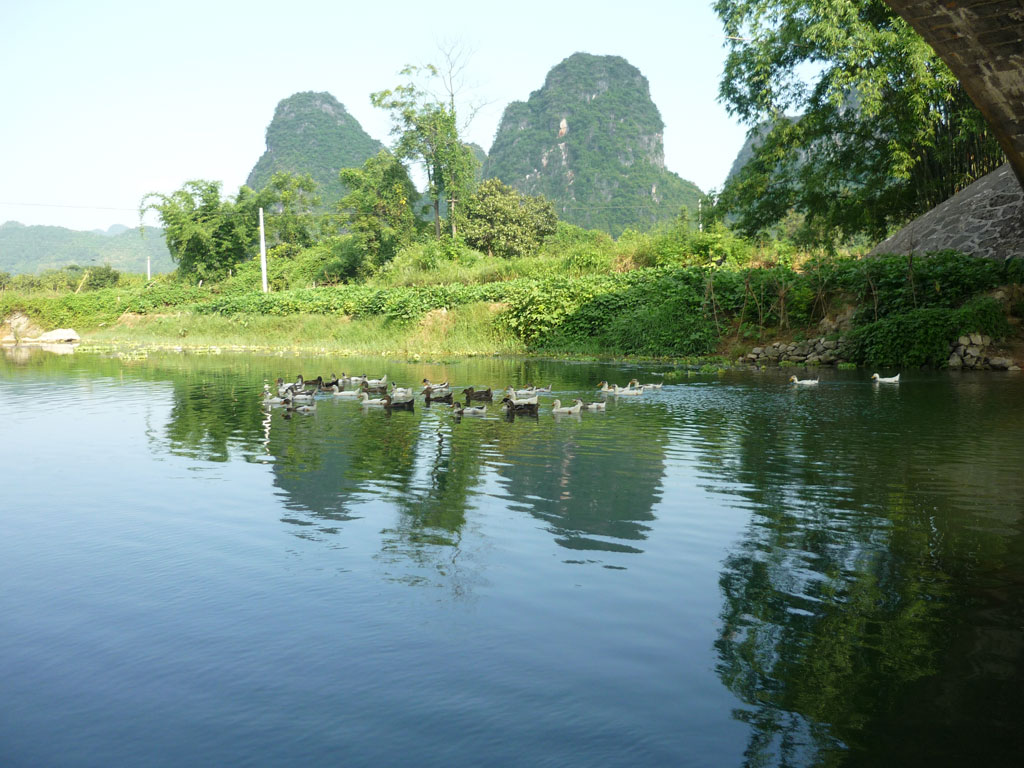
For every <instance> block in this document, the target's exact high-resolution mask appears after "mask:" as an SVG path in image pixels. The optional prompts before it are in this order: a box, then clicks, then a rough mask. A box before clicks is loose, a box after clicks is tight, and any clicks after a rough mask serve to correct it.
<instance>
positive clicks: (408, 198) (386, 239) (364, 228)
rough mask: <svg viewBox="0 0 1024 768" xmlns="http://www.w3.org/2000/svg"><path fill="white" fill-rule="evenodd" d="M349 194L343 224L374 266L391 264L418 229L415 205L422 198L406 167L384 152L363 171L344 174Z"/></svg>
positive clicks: (343, 202) (348, 170) (343, 208)
mask: <svg viewBox="0 0 1024 768" xmlns="http://www.w3.org/2000/svg"><path fill="white" fill-rule="evenodd" d="M341 181H342V183H343V184H344V185H345V186H346V187H348V189H349V190H350V191H349V193H348V194H347V195H345V197H343V198H342V199H341V200H340V201H339V203H338V210H339V211H340V213H341V217H342V220H343V221H344V223H345V224H346V225H347V227H348V228H349V229H350V230H351V231H352V233H353V235H354V236H355V238H356V239H357V241H358V242H359V245H360V247H361V250H362V252H363V253H364V254H365V255H366V256H367V257H368V258H369V259H370V261H371V263H372V264H373V265H375V266H380V265H381V264H384V263H385V262H388V261H390V260H391V259H392V258H393V257H394V255H395V254H396V253H397V252H398V250H399V249H400V248H401V247H402V246H403V245H405V244H406V243H408V242H409V241H410V240H411V239H412V236H413V234H414V232H415V229H416V217H415V215H414V214H413V210H412V201H413V200H415V199H416V198H417V197H418V196H419V195H418V193H417V192H416V187H415V185H414V184H413V183H412V181H411V180H410V179H409V174H408V173H407V172H406V170H405V166H403V165H402V163H401V161H400V160H399V159H398V158H397V157H395V155H394V154H392V153H391V152H388V151H387V150H386V149H382V150H381V151H380V152H379V153H377V155H376V156H375V157H371V158H370V159H369V160H367V161H366V162H365V163H364V164H363V167H362V168H346V169H344V170H342V171H341Z"/></svg>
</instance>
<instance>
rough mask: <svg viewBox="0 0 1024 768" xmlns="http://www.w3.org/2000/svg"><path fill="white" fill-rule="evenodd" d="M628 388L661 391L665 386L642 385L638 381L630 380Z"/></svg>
mask: <svg viewBox="0 0 1024 768" xmlns="http://www.w3.org/2000/svg"><path fill="white" fill-rule="evenodd" d="M628 386H630V387H640V389H661V388H662V387H663V386H664V385H663V384H641V383H640V382H639V381H638V380H637V379H630V380H629V384H628Z"/></svg>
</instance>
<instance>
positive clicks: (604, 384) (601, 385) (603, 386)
mask: <svg viewBox="0 0 1024 768" xmlns="http://www.w3.org/2000/svg"><path fill="white" fill-rule="evenodd" d="M597 388H598V389H599V390H601V391H602V392H615V389H614V388H612V387H609V386H608V382H607V381H599V382H597Z"/></svg>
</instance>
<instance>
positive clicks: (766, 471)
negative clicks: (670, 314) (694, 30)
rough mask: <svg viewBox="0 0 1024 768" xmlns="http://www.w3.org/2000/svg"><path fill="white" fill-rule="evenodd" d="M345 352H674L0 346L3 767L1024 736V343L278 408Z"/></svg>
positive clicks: (858, 744) (386, 365)
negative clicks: (478, 405) (496, 401)
mask: <svg viewBox="0 0 1024 768" xmlns="http://www.w3.org/2000/svg"><path fill="white" fill-rule="evenodd" d="M332 369H333V370H335V371H337V372H339V373H340V372H341V371H342V370H349V371H350V372H351V371H356V372H363V371H365V372H366V373H369V374H371V375H380V374H383V373H385V372H387V373H388V375H389V377H390V378H393V379H395V380H397V381H398V382H399V383H400V384H412V383H414V382H418V381H420V380H421V379H422V378H423V377H428V378H430V379H432V380H443V379H445V378H449V377H450V378H451V380H452V381H453V382H454V383H456V384H459V385H469V384H474V385H477V386H483V387H486V386H494V387H499V386H504V385H506V384H510V383H514V384H517V385H522V384H526V383H528V382H534V383H538V384H540V383H544V384H546V383H552V384H553V385H554V392H553V393H552V395H551V396H550V397H560V399H562V401H563V402H567V401H571V400H572V399H573V398H574V397H576V396H583V397H585V398H586V399H592V396H593V386H594V385H595V384H596V382H597V381H599V380H600V379H609V380H611V381H613V382H619V383H625V382H626V381H627V380H628V379H629V378H631V377H633V376H634V375H636V376H638V377H639V378H641V379H642V380H658V379H657V378H656V377H655V375H654V374H656V373H659V372H660V373H664V370H661V371H658V370H653V369H652V368H650V367H641V368H628V367H624V366H611V365H599V364H563V363H553V362H543V361H529V362H524V361H512V360H490V359H489V360H470V361H466V362H459V363H457V364H452V365H447V366H443V365H420V364H405V363H395V362H389V361H382V360H379V359H378V360H351V359H346V360H342V361H336V360H324V359H298V358H278V357H257V356H233V357H229V356H226V355H225V356H218V357H198V356H183V355H170V354H168V355H163V356H162V355H151V356H150V357H148V358H146V359H143V360H137V361H123V360H117V359H105V358H102V357H99V356H88V355H74V356H69V357H56V356H53V355H47V354H43V353H34V354H31V355H28V356H18V357H16V358H15V357H12V356H10V355H8V356H7V357H6V358H4V359H3V360H2V361H0V436H2V438H3V439H2V440H0V467H2V468H3V469H2V473H3V474H2V476H3V480H4V491H3V504H2V509H0V526H2V528H0V530H2V532H3V535H2V536H0V765H4V766H114V765H166V766H181V765H253V766H257V765H258V766H264V765H267V766H275V765H281V766H285V765H287V766H294V765H332V766H335V765H345V766H361V765H367V766H381V765H417V766H452V765H523V766H598V765H599V766H638V765H655V766H670V765H671V766H688V765H694V766H732V765H756V766H774V765H938V764H974V765H1003V764H1016V763H1017V761H1018V760H1019V759H1020V754H1021V750H1022V748H1024V728H1022V726H1021V723H1022V722H1024V672H1022V664H1024V535H1022V534H1024V522H1022V515H1024V397H1022V394H1024V380H1022V379H1021V378H1020V376H1014V375H1012V374H1005V373H1004V374H995V373H993V374H981V373H978V374H961V375H954V374H947V373H904V381H903V383H902V384H901V385H900V386H899V387H876V386H872V385H871V384H869V383H868V381H867V375H866V373H865V372H862V371H851V372H835V371H822V373H821V376H822V383H821V384H820V385H819V386H818V387H817V388H814V389H813V390H811V389H808V390H807V391H794V390H793V389H792V388H790V387H789V386H788V385H787V383H786V379H787V374H788V371H785V370H783V371H774V372H764V373H740V372H737V373H728V374H723V375H721V376H717V375H692V376H690V377H686V376H685V375H684V376H682V377H680V378H677V379H675V380H673V379H672V378H671V377H669V379H668V380H669V382H670V383H667V384H666V385H665V387H664V388H663V389H662V390H661V391H660V392H657V393H648V394H646V395H644V396H643V397H642V398H625V397H623V398H619V399H614V398H613V399H610V400H609V402H608V410H607V412H606V413H603V414H587V413H585V414H583V415H582V416H581V417H579V418H573V417H562V418H557V419H556V418H554V417H553V416H552V414H551V413H550V412H544V411H542V413H541V414H540V416H539V417H538V418H536V419H530V418H517V419H515V420H514V421H511V422H509V421H506V420H503V419H500V418H497V413H495V417H494V418H486V419H474V418H465V419H462V420H461V421H457V420H455V419H454V418H453V417H452V415H451V413H450V411H449V410H448V409H447V407H443V406H440V407H439V406H437V405H435V406H433V407H431V408H429V409H427V408H424V407H422V406H418V408H417V410H416V411H415V412H414V413H394V414H391V415H389V414H387V413H384V412H381V411H380V410H376V411H374V410H368V409H367V410H364V409H362V408H360V407H359V406H358V405H356V404H355V403H353V402H349V401H339V400H333V399H325V400H322V401H320V403H319V405H318V408H317V411H316V413H314V414H311V415H308V416H295V417H294V418H292V419H286V418H284V416H283V414H282V413H281V411H280V410H277V411H273V412H270V413H268V412H266V411H264V410H263V409H262V408H261V406H260V402H259V394H260V392H261V390H262V386H263V382H264V381H265V380H269V381H272V380H273V379H274V378H276V377H277V376H279V375H280V376H284V377H285V378H291V377H294V376H295V375H296V374H298V373H302V374H304V375H306V376H310V375H316V374H324V375H327V374H328V373H330V372H331V371H332ZM867 373H870V372H867Z"/></svg>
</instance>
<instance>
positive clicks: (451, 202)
mask: <svg viewBox="0 0 1024 768" xmlns="http://www.w3.org/2000/svg"><path fill="white" fill-rule="evenodd" d="M401 74H402V75H404V76H406V77H407V78H408V82H406V83H403V84H401V85H398V86H396V87H395V88H394V89H390V90H384V91H378V92H377V93H373V94H371V95H370V100H371V101H372V102H373V105H374V106H375V107H379V108H381V109H386V110H388V111H389V112H390V113H391V120H392V129H391V132H392V134H393V135H395V136H396V137H397V139H398V140H397V143H396V146H395V154H396V155H397V156H398V157H400V158H402V159H404V160H410V161H413V162H417V163H421V164H422V166H423V169H424V171H425V172H426V175H427V194H428V195H429V196H430V199H431V203H432V205H433V209H434V235H435V236H436V237H440V236H441V207H442V200H444V202H445V205H446V206H447V208H448V220H449V224H450V226H451V229H452V235H455V234H456V231H457V225H456V222H457V220H458V216H457V213H458V211H457V208H458V205H459V203H460V202H461V200H462V199H464V197H465V196H466V194H468V192H469V191H471V190H472V187H473V184H474V183H475V180H476V172H477V167H478V161H477V159H476V157H475V155H474V154H473V150H472V149H471V148H470V147H469V146H467V145H466V144H464V143H463V142H462V140H461V139H460V138H459V131H458V121H457V117H456V111H455V98H454V93H452V92H451V91H450V90H449V94H448V100H447V103H445V102H444V101H442V100H440V99H438V98H437V97H434V96H432V95H431V94H429V93H428V92H426V91H425V90H423V89H421V88H420V87H419V86H418V85H417V83H416V80H417V78H420V77H424V76H425V77H427V78H440V77H441V73H440V71H439V70H438V69H437V67H435V66H434V65H432V64H428V65H426V66H422V67H418V66H411V65H410V66H407V67H405V68H404V69H403V70H402V72H401Z"/></svg>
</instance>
